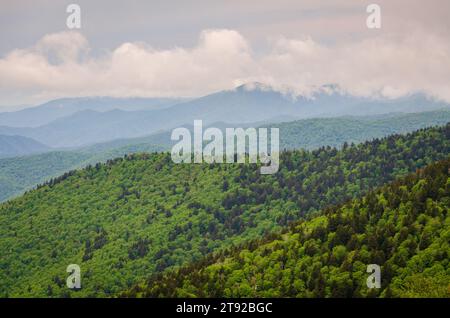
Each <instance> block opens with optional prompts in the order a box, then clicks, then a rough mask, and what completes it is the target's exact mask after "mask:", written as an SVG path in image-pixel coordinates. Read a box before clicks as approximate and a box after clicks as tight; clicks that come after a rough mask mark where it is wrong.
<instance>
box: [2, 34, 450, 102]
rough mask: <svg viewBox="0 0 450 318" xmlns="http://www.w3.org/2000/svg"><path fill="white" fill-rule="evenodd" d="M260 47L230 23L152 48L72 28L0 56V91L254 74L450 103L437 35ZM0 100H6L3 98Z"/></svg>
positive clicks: (228, 79) (187, 86)
mask: <svg viewBox="0 0 450 318" xmlns="http://www.w3.org/2000/svg"><path fill="white" fill-rule="evenodd" d="M270 45H271V48H270V50H269V51H268V52H266V53H264V54H261V53H259V54H256V53H254V52H253V51H252V48H251V45H250V43H249V42H248V41H247V40H246V39H245V38H244V37H243V36H242V35H241V34H240V33H238V32H237V31H234V30H226V29H220V30H205V31H203V32H202V33H201V34H200V37H199V40H198V43H197V44H196V45H195V46H194V47H190V48H183V47H174V48H171V49H157V48H154V47H152V46H150V45H149V44H147V43H143V42H135V43H131V42H127V43H123V44H121V45H120V46H118V47H117V48H115V49H113V50H111V51H109V52H106V53H104V54H103V55H101V56H93V55H92V54H90V50H89V43H88V40H87V39H86V38H85V37H84V36H83V35H82V34H80V33H77V32H61V33H54V34H48V35H46V36H44V37H43V38H42V39H41V40H39V41H38V42H37V43H36V44H35V45H34V46H33V47H30V48H27V49H16V50H13V51H11V52H9V53H8V54H6V55H5V56H4V57H3V58H0V95H1V96H2V97H3V99H4V100H8V99H11V100H12V99H17V98H22V99H23V102H33V101H42V100H48V99H52V98H57V97H63V96H64V97H67V96H87V95H109V96H147V97H149V96H200V95H204V94H208V93H211V92H214V91H219V90H223V89H232V88H233V87H235V86H236V85H238V84H241V83H246V82H251V81H259V82H262V83H266V84H268V85H271V86H273V87H274V88H277V89H279V90H289V91H290V92H293V93H294V94H303V95H307V94H309V93H311V92H312V91H314V90H315V89H317V88H318V87H320V86H322V85H325V84H330V83H332V84H337V85H339V86H340V87H341V89H343V90H344V91H346V92H348V93H351V94H354V95H359V96H384V97H399V96H403V95H406V94H411V93H414V92H417V91H422V92H425V93H427V94H429V95H430V96H433V97H436V98H439V99H443V100H446V101H449V102H450V76H449V75H450V63H449V62H448V61H449V60H450V43H449V41H448V39H444V38H442V37H440V36H438V35H436V34H434V35H433V34H429V33H424V32H420V31H414V32H411V33H409V34H408V35H383V34H382V35H380V36H373V37H370V38H365V39H362V40H359V41H354V42H351V43H346V44H345V45H344V44H333V45H332V44H329V45H325V44H322V43H319V42H317V41H315V40H314V39H313V38H311V37H304V38H301V39H293V38H285V37H279V38H278V39H276V40H275V41H273V42H271V44H270ZM3 103H4V102H3Z"/></svg>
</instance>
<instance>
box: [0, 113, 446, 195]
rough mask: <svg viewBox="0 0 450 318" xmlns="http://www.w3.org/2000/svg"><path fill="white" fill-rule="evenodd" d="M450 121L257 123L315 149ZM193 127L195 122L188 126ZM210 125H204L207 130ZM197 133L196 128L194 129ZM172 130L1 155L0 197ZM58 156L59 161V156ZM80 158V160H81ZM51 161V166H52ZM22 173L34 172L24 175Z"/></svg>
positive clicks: (162, 147)
mask: <svg viewBox="0 0 450 318" xmlns="http://www.w3.org/2000/svg"><path fill="white" fill-rule="evenodd" d="M447 122H450V111H448V110H441V111H433V112H423V113H411V114H403V113H400V114H386V115H377V116H365V117H339V118H314V119H304V120H298V121H293V122H286V123H278V124H275V123H267V124H263V123H253V124H249V125H250V126H251V127H254V126H263V127H268V126H272V127H279V128H280V148H281V149H309V150H312V149H315V148H319V147H322V146H332V147H333V146H335V147H341V146H342V145H343V144H344V142H347V143H351V142H354V143H360V142H364V141H367V140H371V139H374V138H382V137H385V136H387V135H390V134H394V133H408V132H412V131H414V130H417V129H420V128H425V127H431V126H436V125H445V124H446V123H447ZM212 126H213V127H216V128H219V129H225V128H227V127H249V126H247V125H245V124H242V125H241V124H237V126H236V124H227V123H223V122H222V123H214V124H212ZM186 127H187V128H189V129H192V125H186ZM206 127H207V125H205V127H204V128H206ZM191 131H192V130H191ZM170 135H171V131H165V132H161V133H157V134H154V135H150V136H146V137H141V138H130V139H118V140H114V141H110V142H105V143H100V144H95V145H92V146H89V147H83V148H79V149H76V150H72V151H65V152H63V151H57V152H49V153H45V154H39V155H33V156H27V157H21V158H17V159H16V158H12V159H10V160H3V159H0V201H4V200H6V199H8V198H11V197H13V196H16V195H19V194H21V193H23V192H24V191H25V190H28V189H30V188H32V187H33V186H35V185H37V184H38V183H43V182H44V181H47V180H48V179H50V178H51V177H55V176H57V175H60V174H63V173H64V172H67V171H69V170H71V169H76V168H77V169H78V168H82V167H84V166H86V165H87V164H95V163H97V162H103V161H106V160H108V159H112V158H116V157H121V156H123V155H125V154H131V153H135V152H154V151H167V150H170V149H171V147H172V146H173V145H174V144H175V143H176V142H175V141H172V140H171V139H170ZM56 158H58V160H57V161H55V159H56ZM77 158H78V159H77ZM46 163H47V164H46ZM22 176H28V177H25V178H23V177H22Z"/></svg>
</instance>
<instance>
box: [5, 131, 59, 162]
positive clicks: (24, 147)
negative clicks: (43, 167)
mask: <svg viewBox="0 0 450 318" xmlns="http://www.w3.org/2000/svg"><path fill="white" fill-rule="evenodd" d="M49 150H51V149H50V147H47V146H46V145H43V144H41V143H40V142H37V141H36V140H33V139H31V138H28V137H22V136H5V135H0V158H4V157H15V156H24V155H30V154H34V153H39V152H47V151H49Z"/></svg>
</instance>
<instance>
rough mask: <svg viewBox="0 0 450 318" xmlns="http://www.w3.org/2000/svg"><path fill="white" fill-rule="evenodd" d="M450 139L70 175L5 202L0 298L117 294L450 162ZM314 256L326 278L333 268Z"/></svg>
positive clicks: (440, 133)
mask: <svg viewBox="0 0 450 318" xmlns="http://www.w3.org/2000/svg"><path fill="white" fill-rule="evenodd" d="M449 137H450V125H447V126H445V127H442V128H431V129H423V130H420V131H417V132H415V133H411V134H408V135H405V136H402V135H395V136H390V137H387V138H383V139H375V140H373V141H371V142H365V143H363V144H359V145H350V146H349V145H344V147H343V148H342V150H337V149H334V148H331V147H326V148H325V147H322V148H320V149H317V150H314V151H305V150H299V151H287V152H283V153H282V154H281V167H280V171H279V172H278V173H277V174H274V175H260V174H259V169H258V167H257V166H256V165H248V164H247V165H243V164H185V165H183V164H174V163H173V162H172V160H171V158H170V155H169V154H167V153H161V154H157V153H153V154H138V155H130V156H125V157H123V158H118V159H114V160H109V161H108V162H107V163H105V164H95V165H91V166H88V167H87V168H85V169H82V170H78V171H71V172H69V173H65V174H64V175H62V176H60V177H58V178H55V179H52V180H50V181H49V182H46V183H45V184H43V185H42V186H39V187H38V188H37V189H36V190H33V191H30V192H28V193H26V194H25V195H24V196H22V197H19V198H16V199H14V200H11V201H8V202H5V203H3V204H1V205H0V250H1V251H2V258H1V259H0V281H1V282H2V284H1V285H0V295H2V296H11V297H14V296H48V297H61V296H71V297H80V296H97V297H98V296H111V295H114V294H117V293H119V292H121V291H123V290H124V289H126V288H129V287H131V286H133V285H134V284H136V283H137V282H139V281H142V280H143V279H144V278H145V277H148V276H149V275H150V274H152V273H157V272H163V271H165V270H167V269H170V268H176V267H178V266H180V265H185V264H187V263H189V262H193V261H194V262H195V261H198V260H200V259H202V258H203V257H204V256H205V255H207V254H209V253H211V252H215V251H220V250H223V249H226V248H229V247H231V246H233V245H239V244H241V243H243V242H246V241H249V240H252V239H256V238H259V237H262V236H263V235H265V234H267V233H271V232H274V231H277V230H279V229H281V228H282V227H283V226H286V225H289V223H290V222H292V221H296V220H299V219H302V218H303V217H305V216H311V215H314V214H316V213H318V211H320V210H321V209H324V208H326V207H327V206H330V205H334V204H339V203H342V202H345V201H347V200H349V199H350V198H356V197H358V196H360V195H362V194H364V193H367V192H368V191H369V190H370V189H372V188H374V187H377V186H380V185H382V184H384V183H386V182H389V181H392V180H393V179H394V178H395V177H397V176H401V175H405V174H407V173H409V172H413V171H415V170H416V169H418V168H421V167H424V166H425V165H427V164H430V163H432V162H434V161H437V160H441V159H445V158H446V157H447V156H448V154H449V153H450V151H449V150H450V138H449ZM319 220H320V219H319ZM400 230H401V229H400ZM341 232H342V233H341ZM336 233H338V232H336ZM345 234H346V233H345V231H342V229H341V231H340V232H339V235H343V236H345ZM431 234H432V233H428V234H426V235H428V236H430V235H431ZM402 235H405V234H402ZM433 239H434V237H433V236H432V235H431V236H430V237H429V238H427V237H426V236H424V240H425V241H426V240H429V241H430V242H432V241H433ZM339 240H340V241H342V240H343V238H339ZM424 244H425V243H424ZM339 245H343V246H345V244H336V245H335V246H333V247H336V248H335V249H333V253H334V258H335V259H336V260H335V262H341V261H342V259H346V255H347V250H348V248H347V247H346V249H345V250H344V248H343V247H340V246H339ZM318 251H320V244H319V242H313V241H312V242H310V243H308V244H307V245H306V246H305V253H308V254H310V255H314V254H315V253H316V252H318ZM361 253H363V254H364V253H365V254H367V253H368V252H367V251H364V250H363V251H362V252H361ZM408 256H409V254H399V256H398V257H399V260H398V261H399V262H402V261H403V262H407V261H408ZM380 257H382V255H381V256H380ZM73 263H75V264H79V265H80V266H81V270H82V288H81V290H79V291H68V290H67V288H66V287H65V278H66V277H67V273H66V272H65V270H66V267H67V266H68V265H69V264H73ZM310 265H311V266H313V267H314V268H316V269H315V274H317V275H319V276H317V277H320V275H323V274H324V273H322V274H320V273H321V271H320V266H318V265H315V264H313V263H311V264H310ZM244 274H245V273H242V275H244ZM314 277H316V276H314ZM284 279H288V278H284ZM349 279H350V278H345V277H340V280H344V281H348V280H349ZM336 284H341V281H337V282H336ZM424 285H425V284H424ZM250 286H251V285H250ZM425 286H426V285H425ZM243 288H244V285H243ZM298 288H300V286H299V287H298ZM324 292H326V291H324Z"/></svg>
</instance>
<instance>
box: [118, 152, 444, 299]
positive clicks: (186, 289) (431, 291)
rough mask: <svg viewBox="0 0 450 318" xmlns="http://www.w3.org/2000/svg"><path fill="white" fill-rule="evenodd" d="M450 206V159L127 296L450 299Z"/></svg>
mask: <svg viewBox="0 0 450 318" xmlns="http://www.w3.org/2000/svg"><path fill="white" fill-rule="evenodd" d="M449 206H450V159H448V160H446V161H442V162H439V163H437V164H433V165H431V166H428V167H427V168H425V169H423V170H419V172H418V173H416V174H413V175H410V176H408V177H406V178H403V179H401V180H399V181H395V182H393V183H391V184H389V185H386V186H384V187H382V188H381V189H378V190H377V191H372V192H370V193H369V194H367V195H366V196H365V197H363V198H361V199H355V200H352V201H350V202H348V203H345V204H344V205H340V206H335V207H332V208H327V209H325V210H324V211H322V212H321V215H320V216H318V217H315V218H312V219H311V220H308V221H303V222H299V223H295V224H293V225H291V226H290V229H289V230H285V231H284V232H283V233H282V234H279V235H270V236H266V237H265V238H262V239H259V240H255V241H252V242H251V243H248V244H244V245H243V246H242V247H240V248H234V249H231V250H230V251H227V252H223V253H219V254H215V255H210V256H209V257H207V258H205V259H203V260H202V261H201V262H198V263H195V264H192V265H189V266H186V267H182V268H181V269H179V270H176V271H173V272H169V273H166V274H159V275H155V276H154V277H153V278H152V279H150V280H149V281H148V282H147V284H144V285H142V286H136V287H135V288H132V289H131V290H130V291H128V292H127V293H124V294H123V296H128V297H136V296H144V297H374V296H381V297H450V272H449V265H450V264H449V262H450V255H449V251H450V216H449V214H448V209H449ZM367 264H378V265H380V266H381V288H380V289H368V288H367V286H366V279H367V277H368V274H367V273H366V268H367Z"/></svg>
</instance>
